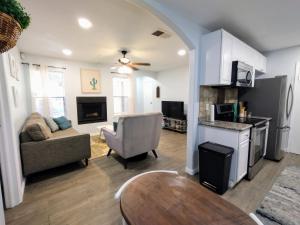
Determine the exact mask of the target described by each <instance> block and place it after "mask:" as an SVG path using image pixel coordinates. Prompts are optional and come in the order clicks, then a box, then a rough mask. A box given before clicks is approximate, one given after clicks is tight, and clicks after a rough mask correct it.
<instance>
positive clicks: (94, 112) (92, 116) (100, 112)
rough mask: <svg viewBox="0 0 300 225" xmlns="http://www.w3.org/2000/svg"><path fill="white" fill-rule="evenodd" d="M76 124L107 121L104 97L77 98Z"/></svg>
mask: <svg viewBox="0 0 300 225" xmlns="http://www.w3.org/2000/svg"><path fill="white" fill-rule="evenodd" d="M76 100H77V117H78V124H87V123H97V122H106V121H107V109H106V97H77V98H76Z"/></svg>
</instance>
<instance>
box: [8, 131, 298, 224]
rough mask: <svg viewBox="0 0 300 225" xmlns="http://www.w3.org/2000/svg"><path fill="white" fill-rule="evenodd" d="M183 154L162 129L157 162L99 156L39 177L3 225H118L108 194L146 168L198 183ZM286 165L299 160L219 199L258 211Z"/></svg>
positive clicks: (182, 139) (177, 139) (182, 143)
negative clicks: (125, 163)
mask: <svg viewBox="0 0 300 225" xmlns="http://www.w3.org/2000/svg"><path fill="white" fill-rule="evenodd" d="M185 152H186V136H185V135H182V134H178V133H174V132H171V131H163V134H162V137H161V142H160V145H159V151H158V154H159V158H158V159H155V158H154V157H153V156H152V154H151V153H149V155H148V157H147V158H146V159H144V160H142V161H136V162H131V163H130V164H129V165H128V169H127V170H124V168H123V166H122V165H121V164H120V163H119V162H118V161H117V160H116V159H115V158H114V157H109V158H107V157H102V158H98V159H94V160H91V161H90V165H89V166H88V167H87V168H84V167H83V166H82V165H81V164H78V163H77V164H72V165H69V166H66V167H63V168H59V169H55V170H51V171H48V172H46V173H41V174H38V175H36V176H34V177H31V178H30V179H28V181H27V186H26V189H25V196H24V202H23V203H22V204H21V205H19V206H17V207H15V208H13V209H9V210H7V211H6V213H5V217H6V224H15V225H25V224H26V225H50V224H51V225H96V224H97V225H117V224H121V215H120V210H119V205H118V203H117V202H116V201H115V200H114V199H113V195H114V193H115V192H116V190H117V189H118V187H119V186H120V185H121V184H122V183H123V182H125V181H126V180H127V179H129V178H130V177H132V176H134V175H136V174H138V173H141V172H144V171H147V170H156V169H171V170H177V171H179V173H180V174H181V175H184V176H187V177H189V178H191V179H194V180H197V177H196V176H195V177H192V176H188V175H186V174H185V173H184V168H185ZM287 165H298V166H300V156H296V155H292V154H288V155H286V157H285V158H284V160H282V161H281V162H280V163H275V162H270V161H267V162H266V165H265V167H264V169H263V170H262V171H261V172H260V173H259V174H258V175H257V176H256V177H255V179H254V180H252V181H251V182H249V181H242V182H241V183H240V184H238V185H237V186H236V187H235V188H234V189H232V190H230V191H228V192H227V193H226V194H225V195H224V196H223V197H224V198H225V199H227V200H228V201H230V202H232V203H234V204H235V205H237V206H238V207H240V208H241V209H242V210H244V211H245V212H247V213H248V212H250V211H252V210H254V209H255V208H256V207H257V205H258V204H259V202H260V201H261V200H262V199H263V196H264V195H265V193H266V192H267V191H268V190H269V189H270V188H271V186H272V184H273V183H274V181H275V179H276V177H277V176H278V174H279V173H280V172H281V171H282V170H283V169H284V168H285V167H286V166H287ZM149 194H150V193H149Z"/></svg>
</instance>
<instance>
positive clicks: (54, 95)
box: [30, 65, 65, 117]
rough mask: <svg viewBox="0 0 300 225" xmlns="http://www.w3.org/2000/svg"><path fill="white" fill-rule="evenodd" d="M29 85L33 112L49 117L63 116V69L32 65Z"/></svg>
mask: <svg viewBox="0 0 300 225" xmlns="http://www.w3.org/2000/svg"><path fill="white" fill-rule="evenodd" d="M30 84H31V96H32V111H33V112H39V113H41V114H42V115H45V116H51V117H59V116H64V115H65V90H64V69H57V68H52V67H51V68H50V67H42V66H37V65H33V66H32V68H31V70H30Z"/></svg>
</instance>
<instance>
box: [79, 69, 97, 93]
mask: <svg viewBox="0 0 300 225" xmlns="http://www.w3.org/2000/svg"><path fill="white" fill-rule="evenodd" d="M80 76H81V92H82V93H100V92H101V83H100V82H101V76H100V71H99V70H95V69H81V70H80Z"/></svg>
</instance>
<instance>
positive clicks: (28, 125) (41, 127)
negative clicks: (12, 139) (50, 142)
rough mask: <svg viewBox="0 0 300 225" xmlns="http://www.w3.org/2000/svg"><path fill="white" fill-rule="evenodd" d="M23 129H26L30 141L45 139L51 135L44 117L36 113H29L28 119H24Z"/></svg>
mask: <svg viewBox="0 0 300 225" xmlns="http://www.w3.org/2000/svg"><path fill="white" fill-rule="evenodd" d="M32 125H34V126H32ZM23 130H25V131H26V133H27V134H28V136H30V138H31V139H32V141H40V140H45V139H48V138H49V137H51V136H52V134H51V130H50V128H49V127H48V125H47V124H46V122H45V120H44V118H43V117H42V116H41V115H40V114H38V113H34V114H31V116H30V117H29V118H28V120H26V122H25V126H24V129H23ZM39 132H42V133H39Z"/></svg>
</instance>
